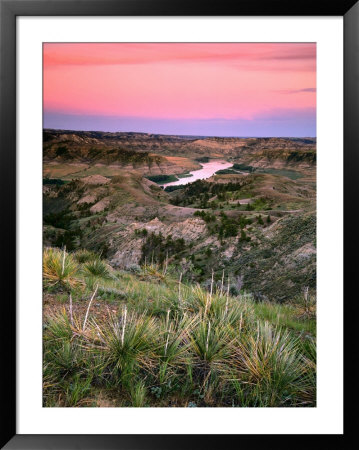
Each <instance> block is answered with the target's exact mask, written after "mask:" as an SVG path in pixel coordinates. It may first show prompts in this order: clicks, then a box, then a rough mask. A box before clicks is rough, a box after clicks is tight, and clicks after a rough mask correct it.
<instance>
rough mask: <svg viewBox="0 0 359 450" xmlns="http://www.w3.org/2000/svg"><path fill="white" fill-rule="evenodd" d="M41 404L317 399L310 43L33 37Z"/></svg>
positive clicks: (300, 402)
mask: <svg viewBox="0 0 359 450" xmlns="http://www.w3.org/2000/svg"><path fill="white" fill-rule="evenodd" d="M43 406H44V407H96V408H102V407H115V408H116V407H117V408H124V407H180V408H196V407H197V408H198V407H206V408H209V407H210V408H212V407H228V408H243V407H259V408H263V407H264V408H269V407H290V408H298V407H309V408H311V407H315V406H316V44H315V43H308V42H295V43H293V42H291V43H275V42H273V43H53V42H48V43H44V44H43Z"/></svg>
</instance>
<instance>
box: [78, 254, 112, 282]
mask: <svg viewBox="0 0 359 450" xmlns="http://www.w3.org/2000/svg"><path fill="white" fill-rule="evenodd" d="M82 270H83V273H84V274H85V276H89V277H98V278H103V279H110V278H111V269H110V267H109V265H108V264H107V263H106V262H105V261H103V260H102V259H99V258H97V259H94V260H92V261H89V262H87V263H86V264H84V266H83V268H82Z"/></svg>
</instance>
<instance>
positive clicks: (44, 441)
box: [0, 0, 359, 450]
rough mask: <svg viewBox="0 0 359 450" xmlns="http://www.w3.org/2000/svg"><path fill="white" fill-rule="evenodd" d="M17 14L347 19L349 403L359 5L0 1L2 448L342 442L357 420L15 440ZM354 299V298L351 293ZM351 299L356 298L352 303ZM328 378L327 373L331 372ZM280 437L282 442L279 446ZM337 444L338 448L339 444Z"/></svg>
mask: <svg viewBox="0 0 359 450" xmlns="http://www.w3.org/2000/svg"><path fill="white" fill-rule="evenodd" d="M17 16H342V17H344V180H345V182H344V209H345V214H344V232H345V235H346V237H347V239H346V240H345V241H344V256H345V259H344V260H345V263H346V270H345V272H344V283H345V292H344V293H345V294H347V299H346V300H347V302H346V304H345V321H346V323H345V330H346V331H345V342H346V347H345V352H344V355H345V361H346V362H345V375H346V380H345V386H346V389H345V400H346V401H345V404H346V405H348V404H350V403H351V402H350V401H348V396H349V395H350V390H349V388H348V386H349V384H350V382H351V381H353V379H354V377H355V374H356V372H355V370H353V367H351V366H352V365H353V364H354V361H353V360H354V359H355V358H353V357H350V355H349V346H348V345H347V344H348V343H350V342H351V340H352V337H354V336H352V335H353V334H354V330H355V324H354V317H355V311H354V308H355V292H356V290H357V289H356V290H354V281H355V279H356V276H355V275H356V271H357V267H356V264H355V263H354V262H352V261H355V259H354V257H355V254H356V253H355V252H356V250H357V248H358V245H357V243H358V238H357V235H358V233H357V230H356V229H354V227H356V222H355V217H354V214H355V209H356V208H355V203H357V197H356V196H355V191H356V189H358V181H357V179H358V176H357V172H358V169H359V2H357V0H341V1H337V2H330V3H329V2H326V1H323V0H317V1H313V0H302V1H301V2H288V1H282V0H273V1H268V0H241V1H237V2H236V3H234V2H229V1H227V0H222V1H221V2H212V1H195V0H192V1H188V0H172V1H168V0H86V1H81V0H54V1H53V0H0V30H1V34H0V50H1V66H0V69H1V81H0V83H1V86H0V88H1V97H0V169H1V176H0V192H1V193H2V202H3V211H6V214H5V215H4V216H3V220H2V222H1V223H2V230H3V233H2V239H1V240H0V241H1V250H2V251H1V255H2V256H3V262H4V261H6V263H5V264H3V270H2V272H1V273H2V283H1V286H2V290H1V291H2V315H3V318H4V321H3V324H2V327H1V333H2V343H3V346H2V360H1V362H2V370H1V375H2V377H3V381H2V384H1V386H2V391H1V393H2V402H1V404H2V409H3V419H2V424H1V429H2V431H1V441H0V444H1V445H2V448H5V449H20V448H21V449H50V448H51V449H60V448H61V449H72V448H77V449H115V448H119V449H158V450H159V449H169V448H172V449H184V448H187V449H192V448H196V449H198V448H202V447H203V448H207V449H209V448H234V447H235V448H238V447H239V446H240V445H246V444H252V445H253V443H256V444H259V445H265V446H266V447H267V448H268V445H269V448H271V446H272V445H273V443H274V441H276V444H275V445H276V447H279V448H281V446H283V447H284V445H286V446H287V445H288V442H287V441H289V440H293V438H295V441H296V442H298V444H300V445H305V444H308V443H310V447H312V445H317V441H318V440H319V439H323V438H330V439H331V440H333V441H338V442H337V443H336V445H338V446H339V445H340V446H343V442H342V440H343V439H344V438H347V437H348V436H349V434H350V433H351V432H352V431H353V429H354V415H353V416H351V417H350V416H349V415H348V417H346V420H345V429H344V430H345V433H344V435H325V436H324V435H296V436H294V435H285V430H283V433H284V434H283V435H17V434H16V17H17ZM351 293H352V294H351ZM349 294H351V298H349ZM328 376H330V374H328ZM279 438H281V441H280V442H279ZM339 440H340V441H341V442H339Z"/></svg>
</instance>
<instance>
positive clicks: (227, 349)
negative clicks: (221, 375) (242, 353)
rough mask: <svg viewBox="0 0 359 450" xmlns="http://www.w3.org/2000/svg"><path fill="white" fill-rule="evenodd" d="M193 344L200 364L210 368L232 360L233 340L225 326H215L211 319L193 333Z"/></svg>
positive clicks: (201, 323)
mask: <svg viewBox="0 0 359 450" xmlns="http://www.w3.org/2000/svg"><path fill="white" fill-rule="evenodd" d="M191 344H192V350H193V351H194V353H195V355H196V356H197V358H198V360H199V364H202V363H203V364H205V365H206V366H208V367H210V368H211V367H214V366H216V365H221V364H224V363H225V362H226V361H228V360H229V359H230V358H231V351H232V349H231V347H232V346H231V344H232V338H231V335H230V332H229V329H228V327H227V326H226V325H225V324H224V325H223V324H220V323H217V324H215V325H214V324H213V323H211V321H210V320H209V319H208V320H205V321H202V322H200V323H199V324H198V325H197V326H196V327H195V328H194V330H193V331H192V333H191Z"/></svg>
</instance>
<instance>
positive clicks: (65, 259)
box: [43, 248, 81, 288]
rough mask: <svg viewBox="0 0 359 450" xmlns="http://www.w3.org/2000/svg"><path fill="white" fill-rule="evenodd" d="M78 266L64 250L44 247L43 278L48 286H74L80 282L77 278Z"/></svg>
mask: <svg viewBox="0 0 359 450" xmlns="http://www.w3.org/2000/svg"><path fill="white" fill-rule="evenodd" d="M78 270H79V267H78V265H77V264H76V262H75V260H74V257H73V256H72V255H71V254H69V253H66V250H63V251H62V250H60V249H55V248H46V249H45V250H44V252H43V278H44V282H45V283H46V284H47V285H49V286H55V285H58V286H61V287H66V288H74V287H76V286H78V285H79V284H81V281H80V280H79V279H78V278H77V275H78Z"/></svg>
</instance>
